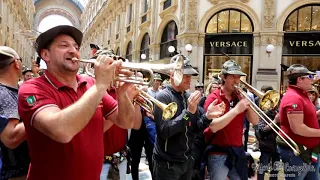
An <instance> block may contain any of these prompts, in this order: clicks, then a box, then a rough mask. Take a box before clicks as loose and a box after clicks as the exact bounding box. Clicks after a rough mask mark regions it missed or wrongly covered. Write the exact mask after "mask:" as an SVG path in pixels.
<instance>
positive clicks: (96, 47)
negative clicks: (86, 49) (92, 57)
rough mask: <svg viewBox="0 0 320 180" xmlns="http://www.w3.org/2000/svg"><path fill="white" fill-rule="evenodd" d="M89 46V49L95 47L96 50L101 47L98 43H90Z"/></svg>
mask: <svg viewBox="0 0 320 180" xmlns="http://www.w3.org/2000/svg"><path fill="white" fill-rule="evenodd" d="M90 48H91V49H97V50H99V49H101V48H100V47H99V46H98V45H96V44H90Z"/></svg>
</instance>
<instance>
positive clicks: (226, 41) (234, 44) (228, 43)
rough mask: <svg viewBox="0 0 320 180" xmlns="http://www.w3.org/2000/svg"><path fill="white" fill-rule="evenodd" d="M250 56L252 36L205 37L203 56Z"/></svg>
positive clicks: (216, 35) (224, 35)
mask: <svg viewBox="0 0 320 180" xmlns="http://www.w3.org/2000/svg"><path fill="white" fill-rule="evenodd" d="M221 52H224V53H227V54H233V55H236V54H238V55H240V54H247V55H248V54H252V34H231V33H230V34H215V35H206V38H205V55H213V54H221Z"/></svg>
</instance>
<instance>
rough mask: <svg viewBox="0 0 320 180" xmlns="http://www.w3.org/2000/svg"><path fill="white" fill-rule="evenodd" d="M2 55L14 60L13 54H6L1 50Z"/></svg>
mask: <svg viewBox="0 0 320 180" xmlns="http://www.w3.org/2000/svg"><path fill="white" fill-rule="evenodd" d="M0 54H1V55H4V56H8V57H11V58H13V57H14V56H13V55H12V54H9V53H6V52H4V51H1V50H0Z"/></svg>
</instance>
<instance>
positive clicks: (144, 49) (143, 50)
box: [140, 33, 150, 62]
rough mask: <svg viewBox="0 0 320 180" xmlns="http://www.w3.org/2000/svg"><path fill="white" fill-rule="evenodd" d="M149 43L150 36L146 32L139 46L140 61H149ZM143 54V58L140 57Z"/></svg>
mask: <svg viewBox="0 0 320 180" xmlns="http://www.w3.org/2000/svg"><path fill="white" fill-rule="evenodd" d="M149 44H150V36H149V34H148V33H146V34H145V35H144V36H143V38H142V42H141V47H140V62H143V61H149ZM142 54H145V58H144V59H143V58H141V55H142Z"/></svg>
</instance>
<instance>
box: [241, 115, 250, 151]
mask: <svg viewBox="0 0 320 180" xmlns="http://www.w3.org/2000/svg"><path fill="white" fill-rule="evenodd" d="M244 127H245V130H244V133H243V135H244V142H243V148H244V151H246V152H247V150H248V140H249V128H250V122H249V121H248V120H247V118H244Z"/></svg>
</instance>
